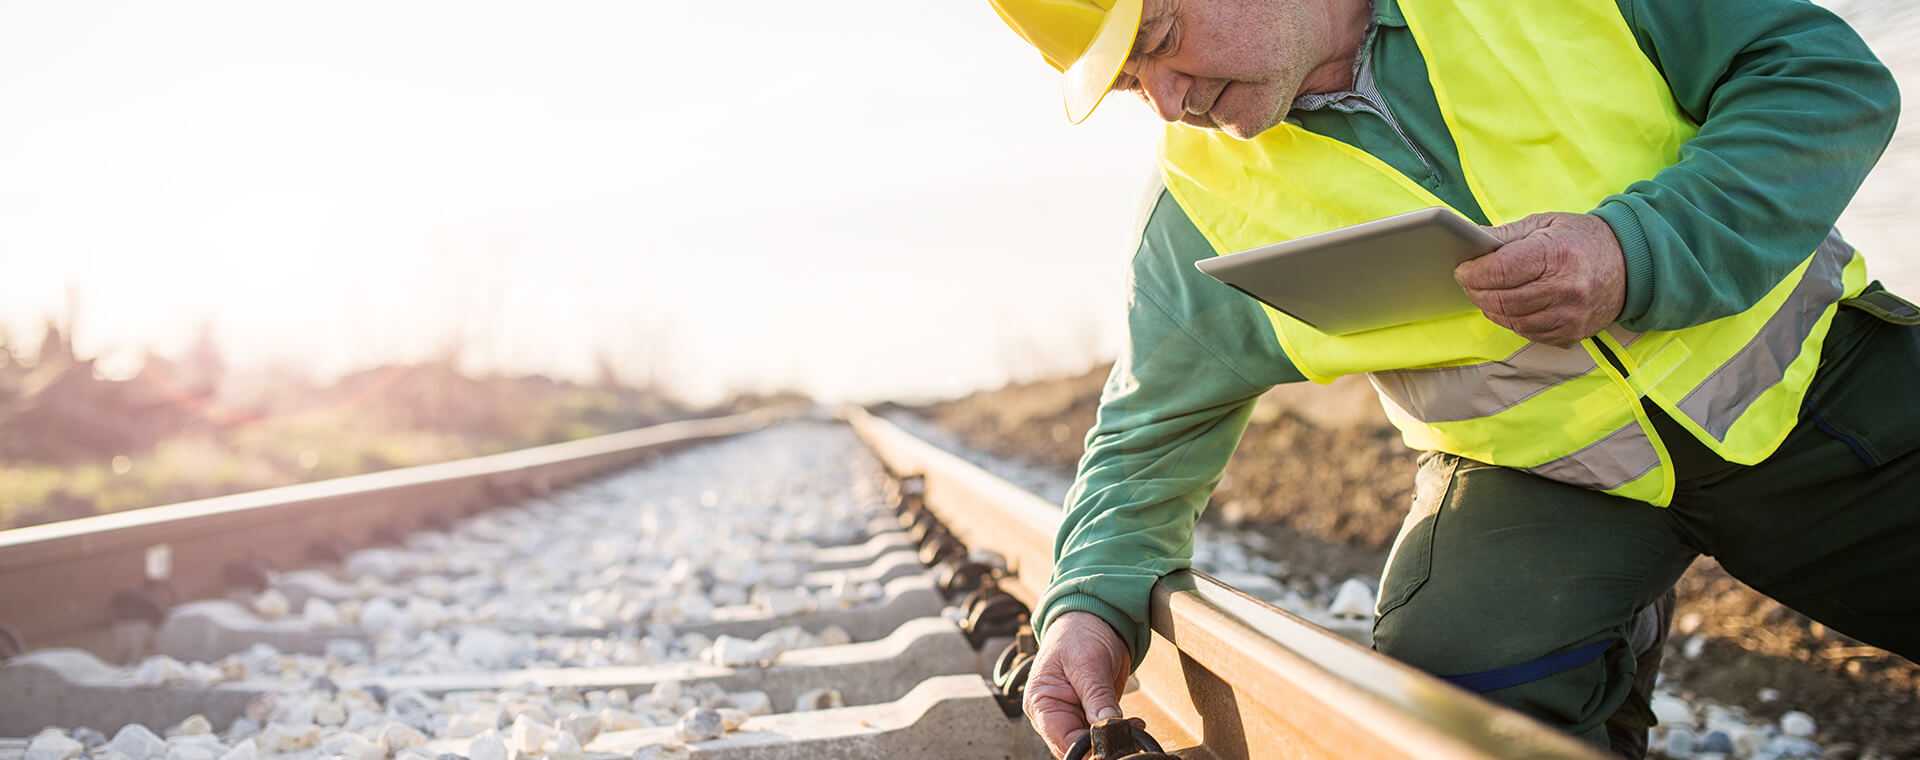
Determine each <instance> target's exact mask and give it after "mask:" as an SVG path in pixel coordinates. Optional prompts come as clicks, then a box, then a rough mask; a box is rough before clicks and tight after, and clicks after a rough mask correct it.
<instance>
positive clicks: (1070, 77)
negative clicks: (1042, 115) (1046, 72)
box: [987, 0, 1144, 124]
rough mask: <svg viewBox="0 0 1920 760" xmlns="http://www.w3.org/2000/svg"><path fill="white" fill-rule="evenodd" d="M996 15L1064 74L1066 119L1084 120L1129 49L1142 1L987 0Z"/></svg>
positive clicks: (1115, 76) (1137, 29)
mask: <svg viewBox="0 0 1920 760" xmlns="http://www.w3.org/2000/svg"><path fill="white" fill-rule="evenodd" d="M987 1H988V2H989V3H992V4H993V9H994V10H995V11H998V12H999V13H1000V19H1001V20H1002V21H1005V22H1007V26H1010V27H1013V31H1015V32H1018V33H1019V34H1020V37H1021V38H1022V39H1025V40H1026V41H1027V44H1029V45H1032V46H1034V47H1035V48H1038V49H1039V50H1040V55H1041V57H1043V58H1046V59H1047V63H1049V64H1051V65H1052V66H1053V68H1054V69H1055V70H1057V71H1061V72H1064V73H1065V76H1064V77H1062V78H1061V80H1060V91H1061V95H1062V96H1063V99H1064V100H1065V101H1066V105H1067V119H1068V120H1069V121H1072V122H1073V123H1075V124H1079V123H1080V122H1082V121H1086V119H1087V117H1088V116H1089V115H1091V114H1092V113H1093V109H1094V108H1095V107H1096V106H1099V105H1100V99H1101V98H1104V97H1106V96H1107V91H1108V90H1111V89H1113V81H1114V80H1115V79H1118V78H1119V77H1120V67H1121V66H1124V65H1126V63H1127V56H1129V55H1131V54H1132V53H1133V38H1134V35H1136V34H1138V33H1139V32H1140V7H1141V4H1142V3H1143V1H1144V0H987Z"/></svg>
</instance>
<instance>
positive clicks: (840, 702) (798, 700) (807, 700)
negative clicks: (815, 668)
mask: <svg viewBox="0 0 1920 760" xmlns="http://www.w3.org/2000/svg"><path fill="white" fill-rule="evenodd" d="M793 702H794V704H793V711H794V712H811V711H813V710H831V709H834V708H836V707H845V706H846V705H847V702H846V700H844V699H841V698H840V690H839V689H811V690H808V691H803V692H800V696H798V697H795V698H794V700H793Z"/></svg>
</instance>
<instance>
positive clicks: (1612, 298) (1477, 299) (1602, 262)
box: [1453, 213, 1627, 347]
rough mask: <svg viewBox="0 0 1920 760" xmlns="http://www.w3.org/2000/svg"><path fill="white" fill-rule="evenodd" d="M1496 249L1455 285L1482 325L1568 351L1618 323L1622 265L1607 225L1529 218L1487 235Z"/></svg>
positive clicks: (1592, 219)
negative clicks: (1482, 317)
mask: <svg viewBox="0 0 1920 760" xmlns="http://www.w3.org/2000/svg"><path fill="white" fill-rule="evenodd" d="M1487 231H1488V232H1491V233H1493V236H1494V237H1495V238H1497V239H1498V240H1499V241H1500V247H1499V248H1496V249H1494V251H1493V252H1492V253H1489V254H1486V255H1484V256H1481V257H1479V258H1476V259H1472V260H1470V261H1467V262H1466V263H1463V264H1461V265H1460V266H1458V267H1455V268H1454V270H1453V278H1454V279H1455V280H1457V281H1459V283H1460V287H1462V288H1465V289H1466V291H1467V298H1469V299H1471V300H1472V301H1473V304H1474V305H1475V306H1478V307H1480V311H1482V312H1484V313H1486V315H1487V319H1490V320H1493V323H1494V324H1497V325H1500V326H1501V327H1505V328H1507V329H1509V330H1512V331H1514V332H1516V333H1519V334H1520V335H1521V337H1524V338H1526V339H1528V340H1531V341H1534V342H1537V343H1548V344H1551V345H1555V346H1562V347H1565V346H1571V345H1573V344H1575V343H1578V342H1579V341H1581V340H1583V339H1586V338H1591V337H1593V336H1594V335H1596V334H1598V333H1599V332H1600V331H1601V330H1604V329H1606V328H1607V325H1610V324H1613V323H1614V321H1615V320H1618V319H1619V318H1620V310H1621V308H1623V307H1624V306H1625V305H1626V301H1627V264H1626V256H1625V254H1623V253H1621V252H1620V241H1619V240H1618V239H1616V238H1615V237H1614V236H1613V228H1612V227H1609V226H1607V223H1606V221H1605V220H1603V219H1601V218H1600V217H1597V216H1593V215H1591V214H1565V213H1551V214H1534V215H1533V216H1529V217H1527V218H1525V219H1521V220H1520V221H1517V222H1514V223H1512V224H1507V225H1502V226H1499V227H1489V228H1487Z"/></svg>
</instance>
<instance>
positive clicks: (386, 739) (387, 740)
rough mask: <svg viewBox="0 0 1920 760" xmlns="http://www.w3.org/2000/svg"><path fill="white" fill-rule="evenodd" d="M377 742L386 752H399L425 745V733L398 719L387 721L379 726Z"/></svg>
mask: <svg viewBox="0 0 1920 760" xmlns="http://www.w3.org/2000/svg"><path fill="white" fill-rule="evenodd" d="M379 742H380V745H381V746H383V747H386V749H387V751H388V752H400V751H403V750H409V749H414V748H416V747H424V746H426V745H427V735H426V734H424V733H421V732H420V730H419V729H417V728H414V727H413V726H410V725H407V724H405V723H401V722H400V721H389V722H388V723H387V724H386V725H385V726H382V727H381V728H380V739H379Z"/></svg>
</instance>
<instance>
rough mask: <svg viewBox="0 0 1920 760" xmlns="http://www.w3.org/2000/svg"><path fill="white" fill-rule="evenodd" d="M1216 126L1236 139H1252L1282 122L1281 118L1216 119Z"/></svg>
mask: <svg viewBox="0 0 1920 760" xmlns="http://www.w3.org/2000/svg"><path fill="white" fill-rule="evenodd" d="M1213 123H1214V127H1215V128H1216V129H1219V130H1220V131H1222V132H1225V133H1227V136H1228V137H1231V138H1233V139H1235V140H1251V139H1253V138H1256V137H1259V136H1260V135H1261V134H1263V133H1265V132H1266V131H1267V130H1269V129H1273V128H1274V127H1275V126H1278V125H1279V124H1280V119H1257V120H1253V119H1249V120H1229V121H1220V120H1218V119H1215V120H1214V122H1213Z"/></svg>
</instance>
